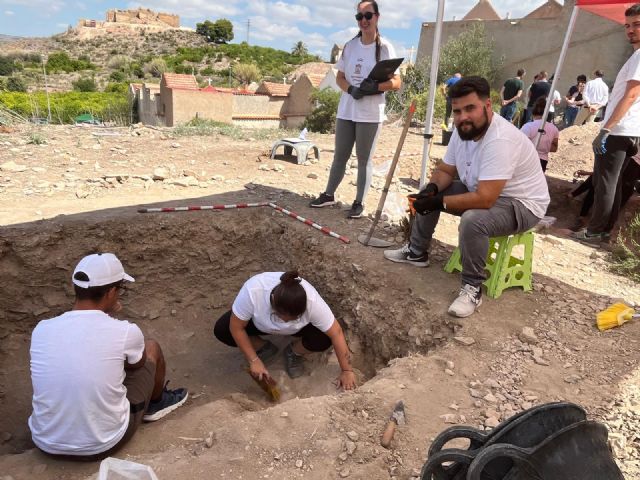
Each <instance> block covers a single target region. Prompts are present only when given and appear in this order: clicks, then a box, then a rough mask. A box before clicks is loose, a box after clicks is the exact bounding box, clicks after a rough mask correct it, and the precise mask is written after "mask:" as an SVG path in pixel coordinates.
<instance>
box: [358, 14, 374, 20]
mask: <svg viewBox="0 0 640 480" xmlns="http://www.w3.org/2000/svg"><path fill="white" fill-rule="evenodd" d="M374 15H375V13H373V12H365V13H360V12H358V13H356V20H357V21H360V20H362V19H363V18H366V19H367V20H371V19H372V18H373V16H374Z"/></svg>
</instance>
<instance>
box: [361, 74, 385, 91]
mask: <svg viewBox="0 0 640 480" xmlns="http://www.w3.org/2000/svg"><path fill="white" fill-rule="evenodd" d="M359 88H360V91H362V93H364V94H365V95H377V94H378V93H382V92H381V91H380V87H379V85H378V82H376V81H375V80H372V79H371V78H365V79H364V80H363V81H362V83H361V84H360V87H359Z"/></svg>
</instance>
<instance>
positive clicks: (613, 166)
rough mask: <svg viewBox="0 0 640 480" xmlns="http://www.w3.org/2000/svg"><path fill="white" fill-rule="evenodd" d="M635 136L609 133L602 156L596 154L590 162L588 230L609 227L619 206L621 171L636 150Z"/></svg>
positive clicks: (613, 223) (613, 222)
mask: <svg viewBox="0 0 640 480" xmlns="http://www.w3.org/2000/svg"><path fill="white" fill-rule="evenodd" d="M639 140H640V138H638V137H622V136H620V135H609V137H608V138H607V143H606V145H605V148H606V149H607V151H606V152H605V154H604V155H596V159H595V162H594V164H593V189H594V199H593V211H592V212H591V220H590V221H589V225H588V227H587V230H588V231H589V233H609V232H610V231H611V230H613V227H614V225H615V224H616V221H617V220H618V214H619V213H620V208H621V207H622V188H621V187H622V183H623V180H624V178H623V177H622V175H621V172H623V171H624V169H625V168H626V166H627V165H628V163H629V162H630V161H631V162H633V160H631V159H630V158H629V157H631V156H633V155H635V154H636V153H637V151H638V142H639Z"/></svg>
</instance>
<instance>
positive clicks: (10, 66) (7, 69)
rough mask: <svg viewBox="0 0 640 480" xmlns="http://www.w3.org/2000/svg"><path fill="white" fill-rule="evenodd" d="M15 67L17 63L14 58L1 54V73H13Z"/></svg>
mask: <svg viewBox="0 0 640 480" xmlns="http://www.w3.org/2000/svg"><path fill="white" fill-rule="evenodd" d="M15 69H16V65H15V61H14V59H13V58H11V57H9V56H4V55H0V75H11V74H12V73H13V71H14V70H15Z"/></svg>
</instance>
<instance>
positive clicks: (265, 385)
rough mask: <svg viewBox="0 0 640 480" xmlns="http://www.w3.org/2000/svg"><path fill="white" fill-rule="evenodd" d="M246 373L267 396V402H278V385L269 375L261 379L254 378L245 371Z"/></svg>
mask: <svg viewBox="0 0 640 480" xmlns="http://www.w3.org/2000/svg"><path fill="white" fill-rule="evenodd" d="M247 373H249V376H250V377H251V378H253V381H254V382H256V383H257V384H258V385H259V386H260V388H261V389H262V390H264V392H265V393H266V394H267V396H268V397H269V400H271V401H272V402H278V401H279V400H280V389H279V388H278V384H277V383H276V381H275V380H274V379H273V378H272V377H270V376H269V375H263V376H262V379H259V378H256V377H254V376H253V375H251V372H250V371H249V369H247Z"/></svg>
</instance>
